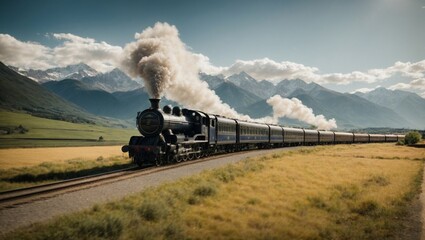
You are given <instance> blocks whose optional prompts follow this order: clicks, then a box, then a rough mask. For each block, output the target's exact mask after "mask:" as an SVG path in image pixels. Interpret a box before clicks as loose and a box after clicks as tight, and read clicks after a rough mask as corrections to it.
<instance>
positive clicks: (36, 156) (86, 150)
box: [0, 146, 123, 169]
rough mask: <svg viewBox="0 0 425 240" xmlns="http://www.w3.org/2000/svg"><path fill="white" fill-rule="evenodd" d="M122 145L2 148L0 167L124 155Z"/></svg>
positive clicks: (0, 151)
mask: <svg viewBox="0 0 425 240" xmlns="http://www.w3.org/2000/svg"><path fill="white" fill-rule="evenodd" d="M122 154H123V153H122V152H121V146H97V147H53V148H13V149H0V169H7V168H12V167H28V166H34V165H38V164H40V163H42V162H57V161H65V160H70V159H76V158H81V159H87V160H89V159H96V158H98V157H100V156H102V157H104V158H107V157H112V156H118V155H122Z"/></svg>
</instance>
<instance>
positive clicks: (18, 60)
mask: <svg viewBox="0 0 425 240" xmlns="http://www.w3.org/2000/svg"><path fill="white" fill-rule="evenodd" d="M0 59H1V61H3V62H5V63H7V64H9V65H13V66H17V67H23V68H36V69H46V68H49V67H52V66H53V65H52V62H53V59H52V50H51V49H50V48H48V47H45V46H43V45H41V44H39V43H36V42H22V41H19V40H17V39H16V38H14V37H12V36H10V35H9V34H0Z"/></svg>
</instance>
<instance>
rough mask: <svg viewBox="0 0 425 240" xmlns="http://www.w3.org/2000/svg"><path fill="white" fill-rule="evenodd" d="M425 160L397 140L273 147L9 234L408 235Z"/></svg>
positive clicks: (194, 236)
mask: <svg viewBox="0 0 425 240" xmlns="http://www.w3.org/2000/svg"><path fill="white" fill-rule="evenodd" d="M424 160H425V152H424V151H423V149H417V148H410V147H405V146H395V145H393V144H367V145H338V146H326V147H314V148H305V149H301V150H297V151H293V152H282V153H276V154H273V155H268V156H263V157H258V158H255V159H249V160H246V161H243V162H240V163H238V164H234V165H229V166H227V167H224V168H221V169H217V170H213V171H208V172H204V173H202V174H200V175H197V176H193V177H190V178H186V179H182V180H180V181H177V182H174V183H169V184H165V185H162V186H160V187H157V188H151V189H148V190H146V191H144V192H141V193H139V194H136V195H133V196H130V197H127V198H125V199H123V200H120V201H117V202H113V203H109V204H106V205H101V206H94V207H93V208H92V209H90V210H87V211H85V212H81V213H75V214H71V215H68V216H63V217H59V218H56V219H54V220H52V221H49V222H47V223H42V224H35V225H33V226H31V227H27V228H25V229H20V230H18V231H16V232H14V233H11V234H9V235H7V236H5V237H6V238H7V239H103V238H110V239H410V238H411V236H410V235H409V233H410V232H415V231H420V227H421V226H419V227H418V226H414V225H412V224H413V222H415V221H413V220H414V219H411V217H412V216H411V215H409V214H408V213H409V210H410V208H411V204H412V201H413V200H414V199H415V197H417V196H418V194H419V192H420V184H421V180H422V174H423V172H422V169H423V161H424ZM416 220H417V219H416ZM416 222H417V221H416ZM406 233H407V234H406Z"/></svg>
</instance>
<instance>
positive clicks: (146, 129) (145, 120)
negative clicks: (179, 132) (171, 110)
mask: <svg viewBox="0 0 425 240" xmlns="http://www.w3.org/2000/svg"><path fill="white" fill-rule="evenodd" d="M163 123H164V118H163V116H162V114H161V113H160V112H158V111H152V110H146V111H144V112H142V113H141V114H140V115H139V116H138V117H137V129H138V130H139V132H140V133H141V134H142V135H144V136H152V135H157V134H160V133H161V131H162V127H163Z"/></svg>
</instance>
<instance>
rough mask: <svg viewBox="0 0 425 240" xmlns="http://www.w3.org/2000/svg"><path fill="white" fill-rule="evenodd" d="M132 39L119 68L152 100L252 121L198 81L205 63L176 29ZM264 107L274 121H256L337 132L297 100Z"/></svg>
mask: <svg viewBox="0 0 425 240" xmlns="http://www.w3.org/2000/svg"><path fill="white" fill-rule="evenodd" d="M135 38H136V41H135V42H133V43H130V44H128V45H127V46H125V48H124V54H123V60H122V68H124V69H126V70H127V72H128V73H129V74H130V75H131V76H133V77H137V76H139V77H142V78H143V79H144V81H145V86H146V88H147V90H148V93H149V95H150V96H151V97H153V98H160V97H162V96H166V97H167V98H168V99H171V100H173V101H176V102H178V103H180V104H183V105H184V106H187V107H190V108H195V109H200V110H204V111H207V112H212V113H216V114H219V115H224V116H227V117H231V118H239V119H244V120H252V119H251V118H250V117H249V116H246V115H241V114H238V113H237V112H236V111H235V110H234V109H233V108H231V107H230V106H229V105H227V104H225V103H223V102H222V101H221V100H220V98H219V97H218V96H217V95H216V94H215V92H214V91H213V90H211V89H209V87H208V84H207V83H206V82H203V81H201V80H200V79H199V76H198V74H199V67H198V66H199V65H198V63H199V62H201V61H208V59H206V58H205V57H202V55H199V54H198V55H195V54H193V53H191V52H190V51H188V50H187V47H186V46H185V44H184V43H183V42H182V41H181V40H180V38H179V34H178V30H177V28H176V27H175V26H171V25H169V24H167V23H156V24H155V26H154V27H152V28H151V27H149V28H147V29H145V30H144V31H143V32H142V33H137V34H136V35H135ZM200 60H201V61H200ZM267 103H268V104H270V105H271V106H272V107H273V111H274V114H273V117H267V118H264V119H257V121H260V120H261V121H265V122H273V123H277V122H278V119H279V118H280V117H285V116H286V117H289V118H293V119H299V120H301V121H304V122H307V123H309V124H312V125H315V126H317V127H318V128H320V129H330V128H336V123H335V120H334V119H331V120H329V121H327V120H326V119H325V117H324V116H323V115H319V116H315V115H314V114H313V111H312V109H311V108H308V107H306V106H304V105H303V104H302V102H301V101H300V100H298V99H296V98H294V99H284V98H281V97H280V96H274V97H272V98H270V99H269V100H268V101H267Z"/></svg>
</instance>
